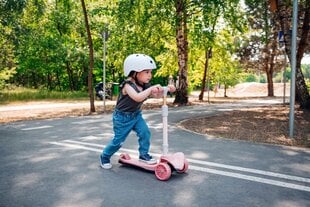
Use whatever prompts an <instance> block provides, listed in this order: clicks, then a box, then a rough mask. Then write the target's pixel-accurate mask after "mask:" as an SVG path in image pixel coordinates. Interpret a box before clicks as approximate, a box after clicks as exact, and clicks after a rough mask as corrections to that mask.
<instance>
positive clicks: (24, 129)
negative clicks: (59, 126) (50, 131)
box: [21, 125, 53, 131]
mask: <svg viewBox="0 0 310 207" xmlns="http://www.w3.org/2000/svg"><path fill="white" fill-rule="evenodd" d="M52 127H53V126H49V125H45V126H39V127H30V128H23V129H21V130H23V131H29V130H36V129H47V128H52Z"/></svg>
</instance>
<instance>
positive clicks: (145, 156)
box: [139, 154, 157, 165]
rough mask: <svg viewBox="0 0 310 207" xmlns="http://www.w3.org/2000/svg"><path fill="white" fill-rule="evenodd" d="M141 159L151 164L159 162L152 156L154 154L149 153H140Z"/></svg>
mask: <svg viewBox="0 0 310 207" xmlns="http://www.w3.org/2000/svg"><path fill="white" fill-rule="evenodd" d="M139 160H140V161H142V162H145V163H147V164H149V165H154V164H156V163H157V161H156V160H155V159H154V158H152V156H151V155H149V154H145V155H140V156H139Z"/></svg>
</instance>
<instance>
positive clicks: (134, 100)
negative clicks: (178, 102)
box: [100, 54, 175, 169]
mask: <svg viewBox="0 0 310 207" xmlns="http://www.w3.org/2000/svg"><path fill="white" fill-rule="evenodd" d="M153 69H156V64H155V61H154V60H153V59H152V58H151V57H150V56H148V55H144V54H132V55H129V56H128V57H127V58H126V59H125V61H124V74H125V76H128V79H126V80H125V81H124V82H123V83H121V84H120V94H119V96H118V99H117V103H116V106H115V109H114V112H113V130H114V137H113V139H112V140H111V141H110V142H109V143H108V145H107V146H106V147H105V148H104V149H103V152H102V153H101V155H100V166H101V167H102V168H103V169H110V168H112V164H111V163H110V158H111V156H112V155H113V154H114V153H115V152H117V151H118V150H119V149H120V148H121V147H122V144H123V143H124V141H125V140H126V138H127V136H128V134H129V133H130V132H131V131H132V130H133V131H135V132H136V133H137V136H138V142H139V149H138V150H139V160H140V161H142V162H145V163H147V164H156V163H157V161H156V160H155V159H154V158H153V157H152V156H151V155H149V149H150V139H151V133H150V129H149V127H148V125H147V124H146V122H145V120H144V118H143V117H142V112H141V106H142V104H143V102H144V101H145V100H146V99H147V98H148V97H149V96H152V97H155V98H160V97H162V96H163V88H162V87H161V86H160V85H159V84H157V85H154V86H151V85H150V81H151V79H152V70H153ZM168 90H169V91H170V92H174V91H175V87H174V86H168Z"/></svg>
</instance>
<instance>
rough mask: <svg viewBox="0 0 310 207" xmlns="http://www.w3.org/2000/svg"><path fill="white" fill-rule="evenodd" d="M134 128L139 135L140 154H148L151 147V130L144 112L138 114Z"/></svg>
mask: <svg viewBox="0 0 310 207" xmlns="http://www.w3.org/2000/svg"><path fill="white" fill-rule="evenodd" d="M133 130H134V131H135V132H136V133H137V136H138V142H139V153H140V155H145V154H148V153H149V149H150V139H151V132H150V129H149V127H148V126H147V124H146V122H145V120H144V119H143V117H142V114H139V115H138V117H137V122H136V125H135V126H134V129H133Z"/></svg>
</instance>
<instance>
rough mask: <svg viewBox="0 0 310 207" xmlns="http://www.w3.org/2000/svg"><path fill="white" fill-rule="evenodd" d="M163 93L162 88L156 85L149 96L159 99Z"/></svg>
mask: <svg viewBox="0 0 310 207" xmlns="http://www.w3.org/2000/svg"><path fill="white" fill-rule="evenodd" d="M163 91H164V89H163V87H161V85H160V84H157V85H154V86H152V88H151V95H152V96H153V97H154V98H160V97H161V96H162V94H163Z"/></svg>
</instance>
